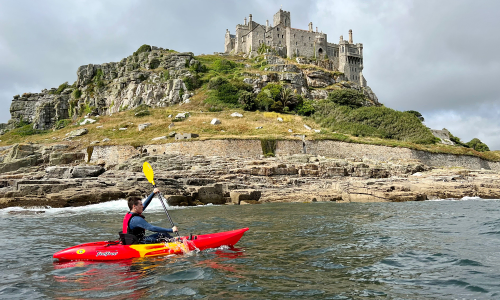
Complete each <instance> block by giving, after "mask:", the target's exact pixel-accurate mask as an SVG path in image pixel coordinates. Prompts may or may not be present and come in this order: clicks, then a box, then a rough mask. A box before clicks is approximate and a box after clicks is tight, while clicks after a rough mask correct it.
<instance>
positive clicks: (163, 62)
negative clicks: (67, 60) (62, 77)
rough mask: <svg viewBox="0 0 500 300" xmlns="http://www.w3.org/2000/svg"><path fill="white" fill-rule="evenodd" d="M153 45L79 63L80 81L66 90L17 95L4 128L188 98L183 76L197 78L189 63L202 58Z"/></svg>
mask: <svg viewBox="0 0 500 300" xmlns="http://www.w3.org/2000/svg"><path fill="white" fill-rule="evenodd" d="M154 48H155V50H152V51H150V52H143V53H140V54H138V55H131V56H129V57H127V58H124V59H123V60H121V61H120V62H111V63H105V64H100V65H94V64H89V65H84V66H81V67H79V68H78V70H77V80H76V82H75V83H74V84H73V85H71V86H68V85H66V88H61V89H62V90H56V89H55V88H52V89H50V90H43V91H42V92H41V93H25V94H23V95H22V96H14V99H13V100H12V103H11V107H10V112H11V120H10V121H9V124H8V126H7V125H3V127H6V128H7V129H12V128H14V127H15V125H16V124H18V123H20V122H21V121H24V122H28V123H33V128H35V129H40V130H44V129H51V128H53V127H54V125H55V124H56V122H57V121H59V120H62V119H68V118H70V117H72V116H74V115H77V114H79V113H80V112H81V111H82V110H83V109H90V110H91V114H94V115H105V114H112V113H115V112H119V111H121V110H126V109H131V108H134V107H137V106H139V105H141V104H146V105H149V106H151V107H164V106H168V105H173V104H177V103H180V102H182V101H188V99H189V97H190V96H191V94H190V93H189V92H188V89H187V87H186V85H185V84H184V81H183V80H184V79H185V78H191V77H192V76H193V75H192V74H191V73H192V71H190V67H191V66H193V65H194V66H195V67H196V66H199V62H198V61H197V60H195V59H194V55H193V53H190V52H189V53H177V52H175V51H169V50H164V49H161V48H156V47H154ZM0 129H2V130H4V128H0Z"/></svg>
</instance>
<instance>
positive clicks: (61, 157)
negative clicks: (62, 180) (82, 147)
mask: <svg viewBox="0 0 500 300" xmlns="http://www.w3.org/2000/svg"><path fill="white" fill-rule="evenodd" d="M84 159H85V153H82V152H68V153H61V152H54V153H51V154H50V157H49V164H50V165H53V166H54V165H66V164H70V163H74V162H77V161H83V160H84Z"/></svg>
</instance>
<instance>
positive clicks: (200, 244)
mask: <svg viewBox="0 0 500 300" xmlns="http://www.w3.org/2000/svg"><path fill="white" fill-rule="evenodd" d="M247 230H248V228H242V229H237V230H232V231H225V232H219V233H212V234H202V235H196V236H192V237H187V236H184V237H181V238H180V241H177V242H169V243H159V244H134V245H122V244H121V242H119V241H116V242H110V241H108V242H94V243H86V244H81V245H78V246H73V247H71V248H68V249H64V250H62V251H59V252H56V253H55V254H54V258H57V259H59V261H67V260H118V259H128V258H135V257H148V256H160V255H170V254H182V253H186V252H189V251H193V250H200V251H201V250H205V249H210V248H219V247H221V246H234V245H235V244H236V243H237V242H238V241H239V240H240V239H241V237H242V236H243V234H244V233H245V231H247Z"/></svg>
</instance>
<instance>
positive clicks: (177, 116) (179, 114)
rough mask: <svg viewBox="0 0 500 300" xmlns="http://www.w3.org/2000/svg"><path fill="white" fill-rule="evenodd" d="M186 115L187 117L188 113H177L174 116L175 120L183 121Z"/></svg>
mask: <svg viewBox="0 0 500 300" xmlns="http://www.w3.org/2000/svg"><path fill="white" fill-rule="evenodd" d="M188 115H189V113H188V112H184V113H178V114H177V115H176V116H175V119H185V118H186V117H187V116H188Z"/></svg>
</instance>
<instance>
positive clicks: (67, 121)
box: [54, 119, 71, 129]
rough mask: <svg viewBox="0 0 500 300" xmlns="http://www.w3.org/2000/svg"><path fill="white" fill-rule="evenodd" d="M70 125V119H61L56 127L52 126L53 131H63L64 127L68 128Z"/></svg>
mask: <svg viewBox="0 0 500 300" xmlns="http://www.w3.org/2000/svg"><path fill="white" fill-rule="evenodd" d="M69 124H71V120H70V119H62V120H59V121H57V122H56V125H55V126H54V128H55V129H63V128H64V127H66V126H68V125H69Z"/></svg>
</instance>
